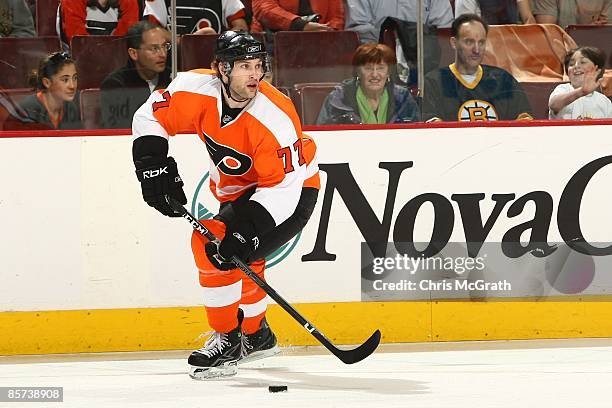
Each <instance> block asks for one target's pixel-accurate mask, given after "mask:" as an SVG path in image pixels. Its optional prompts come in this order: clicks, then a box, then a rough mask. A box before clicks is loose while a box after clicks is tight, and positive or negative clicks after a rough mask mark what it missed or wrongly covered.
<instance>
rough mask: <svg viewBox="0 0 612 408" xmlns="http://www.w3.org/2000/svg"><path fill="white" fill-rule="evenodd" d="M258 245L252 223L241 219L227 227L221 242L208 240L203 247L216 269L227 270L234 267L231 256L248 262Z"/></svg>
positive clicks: (257, 238)
mask: <svg viewBox="0 0 612 408" xmlns="http://www.w3.org/2000/svg"><path fill="white" fill-rule="evenodd" d="M258 246H259V237H258V236H257V233H256V232H255V227H254V226H253V223H251V222H249V221H242V222H240V223H238V224H236V225H235V226H232V227H231V228H229V227H228V229H227V232H226V234H225V237H224V238H223V240H222V241H221V242H219V243H217V242H209V243H207V244H206V245H205V247H204V248H205V250H206V256H208V259H209V260H210V262H211V263H212V264H213V265H214V266H215V267H216V268H217V269H220V270H222V271H228V270H230V269H234V268H236V265H234V263H233V262H232V261H231V259H232V257H233V256H237V257H238V258H239V259H241V260H242V261H244V262H247V263H248V262H249V258H250V256H251V255H252V254H253V252H255V250H256V249H257V247H258Z"/></svg>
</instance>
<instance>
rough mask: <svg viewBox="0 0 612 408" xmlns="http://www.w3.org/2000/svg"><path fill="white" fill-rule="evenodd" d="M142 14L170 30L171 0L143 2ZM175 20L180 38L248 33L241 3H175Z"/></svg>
mask: <svg viewBox="0 0 612 408" xmlns="http://www.w3.org/2000/svg"><path fill="white" fill-rule="evenodd" d="M143 14H144V16H145V17H147V18H148V19H149V20H150V21H152V22H155V23H158V24H159V25H161V26H162V27H166V28H168V29H170V25H169V24H170V21H169V18H168V17H169V15H170V0H145V9H144V13H143ZM176 19H177V21H178V24H177V26H176V33H177V34H179V35H182V34H219V33H221V32H223V31H227V30H232V31H248V30H249V26H248V24H247V22H246V12H245V9H244V4H242V2H241V1H240V0H177V1H176Z"/></svg>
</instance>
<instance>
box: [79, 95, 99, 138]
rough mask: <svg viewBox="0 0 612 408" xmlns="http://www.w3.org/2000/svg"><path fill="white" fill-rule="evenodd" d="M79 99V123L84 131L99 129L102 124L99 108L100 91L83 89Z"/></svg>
mask: <svg viewBox="0 0 612 408" xmlns="http://www.w3.org/2000/svg"><path fill="white" fill-rule="evenodd" d="M80 97H81V121H82V122H83V127H84V128H85V129H99V128H100V124H101V123H102V110H101V108H100V89H99V88H90V89H83V90H82V91H81V93H80Z"/></svg>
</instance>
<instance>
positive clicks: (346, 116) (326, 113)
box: [317, 43, 419, 125]
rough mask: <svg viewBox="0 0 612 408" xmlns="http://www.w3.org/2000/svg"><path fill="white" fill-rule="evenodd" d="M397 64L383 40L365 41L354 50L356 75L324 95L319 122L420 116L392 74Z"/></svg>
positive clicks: (388, 120) (380, 121)
mask: <svg viewBox="0 0 612 408" xmlns="http://www.w3.org/2000/svg"><path fill="white" fill-rule="evenodd" d="M396 64H397V60H396V58H395V54H394V53H393V50H392V49H391V48H389V47H388V46H386V45H384V44H374V43H371V44H362V45H360V46H359V47H358V48H357V50H356V51H355V53H354V54H353V69H354V73H355V78H352V79H347V80H345V81H344V82H342V85H339V86H337V87H336V89H334V90H333V91H332V92H331V93H330V94H329V95H328V96H327V98H326V99H325V102H324V103H323V106H322V108H321V112H320V113H319V117H318V118H317V124H318V125H331V124H348V123H366V124H385V123H404V122H414V121H417V120H419V109H418V106H417V104H416V102H415V101H414V99H413V98H412V95H411V94H410V91H408V89H407V88H406V87H402V86H399V85H395V84H394V83H393V82H392V81H391V78H392V77H393V76H394V75H393V71H394V69H395V66H396Z"/></svg>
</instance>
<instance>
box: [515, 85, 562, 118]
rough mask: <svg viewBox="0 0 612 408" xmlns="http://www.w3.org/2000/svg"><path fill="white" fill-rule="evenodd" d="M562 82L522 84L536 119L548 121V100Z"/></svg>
mask: <svg viewBox="0 0 612 408" xmlns="http://www.w3.org/2000/svg"><path fill="white" fill-rule="evenodd" d="M561 83H562V82H522V83H521V87H522V88H523V90H524V91H525V93H526V94H527V98H528V99H529V104H530V105H531V110H532V111H533V116H534V118H535V119H548V98H549V97H550V94H551V93H552V91H553V89H555V88H556V87H557V85H559V84H561Z"/></svg>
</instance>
